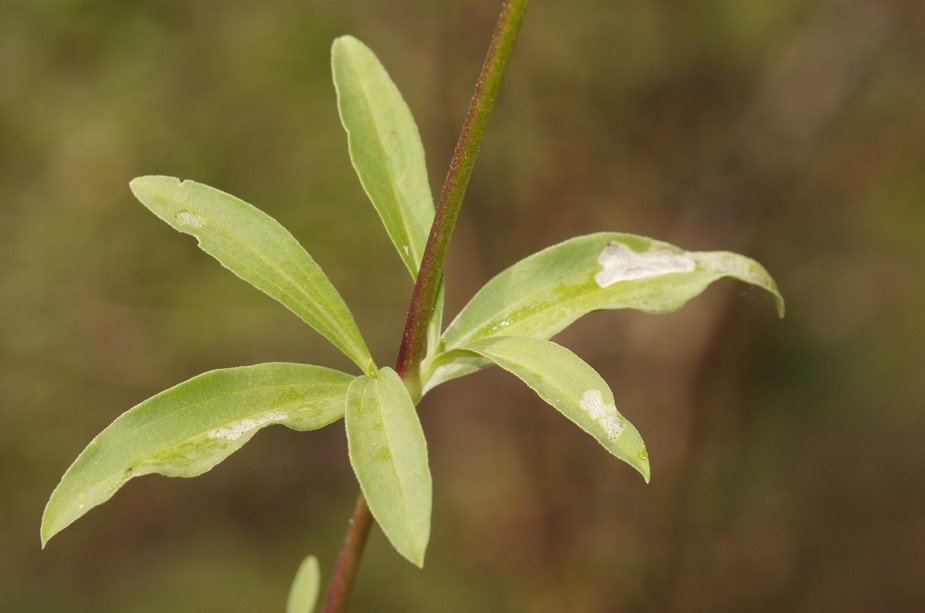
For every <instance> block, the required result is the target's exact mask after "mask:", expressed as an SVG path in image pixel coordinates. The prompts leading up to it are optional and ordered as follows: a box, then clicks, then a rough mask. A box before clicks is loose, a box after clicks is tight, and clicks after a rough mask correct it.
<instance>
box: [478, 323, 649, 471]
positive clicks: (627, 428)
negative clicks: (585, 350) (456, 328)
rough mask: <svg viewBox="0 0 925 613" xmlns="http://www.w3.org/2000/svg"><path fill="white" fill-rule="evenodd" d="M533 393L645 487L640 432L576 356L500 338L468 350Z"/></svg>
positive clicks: (543, 344)
mask: <svg viewBox="0 0 925 613" xmlns="http://www.w3.org/2000/svg"><path fill="white" fill-rule="evenodd" d="M466 350H467V351H472V352H474V353H477V354H479V355H481V356H482V357H484V358H486V359H488V360H491V361H492V362H494V363H495V364H497V365H498V366H500V367H501V368H503V369H504V370H506V371H508V372H510V373H512V374H513V375H514V376H516V377H517V378H518V379H520V380H521V381H523V382H524V383H526V384H527V385H528V386H530V388H532V389H533V391H535V392H536V393H537V394H539V396H540V398H542V399H543V400H545V401H546V402H548V403H549V404H551V405H552V406H554V407H555V408H556V409H558V410H559V411H560V412H561V413H562V414H563V415H565V416H566V417H568V418H569V419H570V420H572V421H573V422H575V424H577V425H578V427H579V428H581V429H582V430H584V431H585V432H587V433H588V434H590V435H591V436H593V437H594V438H595V439H597V441H598V442H599V443H600V444H601V445H603V446H604V448H605V449H606V450H607V451H609V452H610V453H612V454H613V455H615V456H617V457H618V458H620V459H621V460H623V461H624V462H626V463H627V464H629V465H630V466H632V467H633V468H635V469H636V470H638V471H639V473H640V474H641V475H642V476H643V478H644V479H645V480H646V483H648V482H649V455H648V453H647V452H646V448H645V445H644V444H643V442H642V437H640V436H639V432H638V431H637V430H636V428H635V427H634V426H633V424H631V423H630V422H629V421H628V420H627V419H626V418H625V417H623V416H622V415H620V413H619V412H618V411H617V407H616V404H615V403H614V399H613V393H612V392H611V391H610V387H609V386H608V385H607V383H606V382H605V381H604V380H603V379H602V378H601V376H600V375H599V374H597V372H596V371H595V370H594V369H593V368H591V367H590V366H589V365H588V364H587V363H586V362H585V361H584V360H582V359H581V358H579V357H578V356H577V355H575V354H574V353H572V352H571V351H569V350H568V349H566V348H565V347H562V346H561V345H557V344H556V343H553V342H551V341H544V340H540V339H536V338H524V337H519V336H499V337H494V338H486V339H483V340H480V341H475V342H474V343H471V344H469V345H467V346H466Z"/></svg>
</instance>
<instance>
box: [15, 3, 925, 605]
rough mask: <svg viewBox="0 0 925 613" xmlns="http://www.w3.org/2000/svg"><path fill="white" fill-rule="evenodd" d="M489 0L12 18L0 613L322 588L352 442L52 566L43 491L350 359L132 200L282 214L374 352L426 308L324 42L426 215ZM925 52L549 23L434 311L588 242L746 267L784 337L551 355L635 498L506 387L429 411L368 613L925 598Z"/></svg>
mask: <svg viewBox="0 0 925 613" xmlns="http://www.w3.org/2000/svg"><path fill="white" fill-rule="evenodd" d="M498 4H499V3H498V2H497V0H491V1H489V0H485V1H481V2H465V3H463V2H445V1H434V0H431V1H428V2H424V1H417V2H415V1H412V0H396V1H392V2H371V1H369V2H339V3H332V2H322V1H320V0H319V1H315V0H308V1H302V2H282V1H278V0H269V1H265V2H259V3H258V2H244V1H226V2H218V1H214V0H213V1H200V2H188V1H180V0H159V1H149V2H126V1H124V0H97V1H93V2H91V1H86V0H32V1H30V2H17V1H15V0H6V1H5V2H3V3H2V4H0V335H2V336H0V418H2V422H0V423H2V427H0V610H2V611H16V612H26V611H28V612H32V611H68V612H71V611H73V612H85V611H86V612H92V611H106V612H109V611H119V612H123V611H124V612H131V613H134V612H161V611H177V612H183V611H190V612H194V611H195V612H201V611H228V612H238V611H240V612H245V611H248V612H250V611H277V610H282V606H283V603H284V601H285V596H286V592H287V589H288V584H289V582H290V580H291V577H292V575H293V573H294V572H295V570H296V568H297V566H298V563H299V561H300V560H301V558H302V556H303V555H304V554H306V553H314V554H316V555H317V556H318V557H319V558H320V560H321V563H322V569H323V571H324V574H325V580H326V578H327V576H328V574H329V573H330V569H331V567H332V564H333V562H334V558H335V555H336V551H337V548H338V547H339V543H340V539H341V537H342V535H343V531H344V528H345V522H346V519H347V517H348V515H349V513H350V510H351V508H352V505H353V502H354V497H355V492H356V486H355V484H354V481H353V478H352V476H351V472H350V468H349V465H348V463H347V460H346V449H345V447H346V446H345V441H344V436H343V430H342V425H341V424H336V425H334V426H331V427H329V428H327V429H325V430H323V431H320V432H315V433H308V434H298V433H294V432H291V431H288V430H286V429H284V428H270V429H268V430H266V431H264V432H262V433H261V434H259V435H258V436H257V437H256V438H255V439H254V440H253V441H252V442H251V443H250V444H249V445H248V446H247V447H245V448H244V449H243V450H242V451H241V452H239V453H237V454H236V455H234V456H233V457H232V458H230V459H229V460H228V461H226V462H225V463H223V464H221V465H220V466H219V467H217V468H216V469H214V470H213V471H211V472H210V473H208V474H207V475H204V476H202V477H199V478H197V479H192V480H185V479H166V478H163V477H147V478H144V479H139V480H137V481H133V482H131V483H130V484H129V485H128V486H127V487H126V488H125V489H124V490H122V491H120V492H119V494H118V495H117V496H115V498H113V500H112V501H110V502H109V503H108V504H106V505H104V506H103V507H100V508H98V509H96V510H94V511H93V512H92V513H90V514H88V515H87V516H86V517H85V518H83V519H81V520H80V521H79V522H77V523H76V524H74V525H73V526H72V527H71V528H69V529H68V530H66V531H65V532H64V533H62V534H61V535H60V536H58V537H56V538H55V539H54V540H53V541H52V542H51V543H50V544H49V546H48V548H47V549H46V550H45V551H41V550H40V548H39V536H38V532H39V520H40V517H41V512H42V508H43V505H44V503H45V501H46V499H47V497H48V495H49V494H50V492H51V490H52V488H53V487H54V486H55V484H56V483H57V481H58V479H59V478H60V476H61V474H62V473H63V471H64V470H65V468H66V467H67V466H68V465H69V463H70V462H71V461H72V460H73V459H74V458H75V457H76V455H77V454H78V453H79V452H80V450H81V449H82V448H83V447H84V446H85V445H86V443H87V442H88V441H89V440H90V439H91V438H92V437H93V436H94V435H95V434H96V433H97V432H99V431H100V430H101V429H102V428H103V427H105V425H107V424H108V423H109V422H110V421H111V420H112V419H113V418H115V417H116V416H117V415H118V414H120V413H121V412H122V411H124V410H125V409H127V408H128V407H131V406H132V405H134V404H135V403H137V402H139V401H140V400H142V399H144V398H146V397H147V396H149V395H151V394H153V393H155V392H157V391H159V390H161V389H164V388H166V387H169V386H171V385H173V384H174V383H176V382H179V381H181V380H183V379H185V378H188V377H190V376H192V375H194V374H197V373H199V372H202V371H204V370H208V369H213V368H219V367H226V366H233V365H239V364H251V363H257V362H262V361H273V360H291V361H304V362H311V363H321V364H326V365H331V366H336V367H340V368H344V369H349V368H350V365H349V363H348V362H347V361H346V359H345V358H343V357H341V356H339V355H338V354H337V353H336V351H335V350H333V349H330V348H329V347H328V346H327V344H326V343H325V342H324V341H323V340H322V339H321V338H320V337H319V336H318V335H316V334H314V333H313V332H312V331H311V330H309V329H308V328H307V327H305V326H304V325H303V324H301V322H299V321H298V320H297V319H296V318H295V317H294V316H292V315H291V314H289V313H288V312H287V311H286V310H285V309H283V308H282V307H280V306H278V305H276V304H275V303H273V302H272V301H271V300H270V299H268V298H266V297H265V296H263V295H262V294H260V293H258V292H256V291H255V290H253V289H251V288H249V287H248V286H246V285H245V284H243V283H241V282H240V281H239V280H237V279H236V278H234V277H233V276H232V275H230V274H228V273H227V272H225V271H224V270H222V269H221V268H220V267H219V266H218V265H217V264H216V263H215V262H214V261H212V260H211V259H210V258H208V257H207V256H205V255H204V254H202V253H201V252H199V251H198V250H197V249H196V247H195V243H194V241H193V240H191V239H190V238H189V237H183V236H180V235H178V234H176V233H175V232H173V231H172V230H171V229H169V228H168V227H167V226H166V225H164V224H163V223H161V222H160V221H158V220H157V219H155V218H154V217H153V216H152V215H151V214H150V213H148V212H147V211H146V210H145V209H144V208H143V207H142V206H141V205H140V204H138V203H137V202H135V201H134V200H133V198H132V197H131V195H130V193H129V191H128V187H127V184H128V181H129V180H130V179H131V178H132V177H135V176H138V175H142V174H169V175H175V176H180V177H184V178H192V179H196V180H198V181H201V182H204V183H208V184H210V185H213V186H216V187H219V188H221V189H223V190H225V191H228V192H231V193H233V194H235V195H238V196H240V197H242V198H244V199H245V200H247V201H249V202H252V203H254V204H256V205H258V206H260V207H261V208H263V209H264V210H266V211H267V212H269V213H270V214H271V215H273V216H275V217H276V218H277V219H278V220H280V221H281V222H282V223H283V224H284V225H286V226H287V227H288V228H290V229H291V231H292V232H293V233H294V234H295V235H296V236H297V237H298V238H299V239H300V240H301V241H302V243H303V244H304V245H305V246H306V247H307V249H308V250H309V251H310V252H311V253H312V254H313V255H314V257H315V258H316V259H317V260H318V262H319V263H320V264H321V265H322V266H323V267H324V269H325V270H326V271H327V273H328V275H329V276H330V277H331V278H332V280H333V281H334V282H335V284H336V285H337V286H338V288H339V289H340V290H341V292H342V293H343V294H344V296H345V298H346V300H347V302H348V303H349V304H350V305H351V307H352V309H353V311H354V313H355V314H356V316H357V319H358V322H359V324H360V327H361V329H362V330H363V331H364V334H365V335H366V336H367V339H368V342H369V343H370V347H371V349H372V351H373V354H374V355H375V356H376V358H377V360H378V361H379V363H380V364H389V363H390V362H391V361H392V360H393V359H394V355H395V351H396V349H397V346H398V342H399V338H400V332H401V326H402V322H403V319H404V312H405V308H406V303H407V298H408V295H409V292H410V283H409V281H408V279H407V274H406V273H405V271H404V269H403V266H402V265H401V263H400V261H399V259H398V258H397V257H395V256H394V254H393V252H392V248H391V245H390V244H389V242H388V239H387V238H386V236H385V233H384V232H383V231H382V230H381V229H380V226H379V221H378V219H377V218H376V216H375V214H374V212H373V210H372V208H371V207H370V206H369V203H368V202H367V201H366V197H365V195H364V194H363V192H362V190H361V188H360V187H359V184H358V182H357V181H356V180H355V178H354V176H353V172H352V169H351V167H350V164H349V160H348V157H347V152H346V139H345V136H344V134H343V133H342V129H341V127H340V125H339V122H338V119H337V111H336V107H335V97H334V91H333V87H332V85H331V82H330V75H329V57H328V52H329V46H330V43H331V41H332V40H333V38H334V37H335V36H337V35H340V34H344V33H351V34H354V35H355V36H357V37H359V38H361V39H363V40H364V41H366V42H367V43H368V44H369V45H370V46H371V47H372V48H373V49H374V50H375V51H376V52H377V53H378V55H379V56H380V58H381V59H382V61H383V63H384V64H385V65H386V67H387V68H388V69H389V71H390V72H391V74H392V77H393V78H394V80H395V81H396V82H397V83H398V85H399V87H400V88H401V90H402V91H403V93H404V95H405V97H406V99H407V100H408V103H409V105H410V106H411V108H412V110H413V112H414V113H415V116H416V118H417V120H418V123H419V126H420V130H421V134H422V137H423V140H424V144H425V147H426V149H427V151H428V164H429V168H430V172H431V177H432V179H431V182H432V186H433V189H434V190H435V191H437V190H438V189H439V185H440V183H441V182H442V178H443V175H444V173H445V172H446V165H447V162H448V160H449V157H450V153H451V150H452V146H453V144H454V142H455V138H456V134H457V131H458V128H459V125H460V123H461V120H462V116H463V114H464V111H465V107H466V105H467V103H468V99H469V96H470V94H471V89H472V85H473V83H474V80H475V77H476V74H477V72H478V68H479V65H480V63H481V59H482V56H483V54H484V50H485V47H486V44H487V41H488V37H489V34H490V32H491V29H492V27H493V24H494V20H495V18H496V10H497V6H498ZM923 32H925V7H923V4H922V3H921V2H919V1H918V0H907V1H903V0H877V1H870V0H774V1H771V0H701V1H695V0H687V1H682V0H675V1H673V2H669V1H667V0H662V1H655V0H585V1H582V2H563V1H554V2H553V1H542V0H535V1H534V2H533V3H532V5H531V7H530V10H529V11H528V14H527V19H526V22H525V25H524V30H523V33H522V36H521V40H520V41H519V44H518V48H517V50H516V53H515V56H514V59H513V61H512V64H511V67H510V73H509V76H508V79H507V81H506V83H505V85H504V87H503V89H502V93H501V97H500V99H499V103H498V107H497V109H496V112H495V115H494V117H493V119H492V122H491V125H490V126H489V131H488V135H487V137H486V139H485V142H484V145H483V148H482V154H481V158H480V160H479V164H478V165H477V167H476V171H475V175H474V178H473V181H472V184H471V187H470V189H469V195H468V198H467V201H466V206H465V207H464V209H463V212H462V216H461V218H460V222H459V228H458V232H457V235H456V237H455V239H454V242H453V245H452V249H451V254H450V262H449V264H448V290H447V291H448V294H447V295H448V298H447V304H448V307H447V309H448V316H452V315H453V314H454V313H455V312H456V311H458V309H459V308H460V307H461V306H462V305H463V304H464V303H465V302H466V300H467V299H468V298H469V297H470V296H471V295H472V294H473V293H474V292H475V290H476V289H477V288H478V287H479V286H480V285H481V284H482V283H484V282H485V281H486V280H487V279H489V278H490V277H491V276H492V275H494V274H495V273H496V272H498V271H500V270H501V269H503V268H505V267H506V266H508V265H510V264H512V263H513V262H515V261H516V260H518V259H520V258H522V257H524V256H526V255H528V254H530V253H532V252H535V251H537V250H539V249H541V248H543V247H545V246H547V245H549V244H551V243H554V242H558V241H560V240H564V239H566V238H569V237H571V236H574V235H578V234H583V233H588V232H593V231H598V230H619V231H626V232H634V233H640V234H647V235H651V236H654V237H657V238H660V239H663V240H668V241H671V242H674V243H676V244H679V245H681V246H683V247H685V248H688V249H708V250H712V249H728V250H736V251H741V252H743V253H746V254H748V255H750V256H752V257H755V258H756V259H758V260H760V261H761V262H763V263H764V264H765V265H766V266H767V268H768V269H769V270H770V271H771V273H772V274H773V275H774V276H775V277H776V278H777V280H778V282H779V284H780V286H781V288H782V290H783V292H784V294H785V296H786V298H787V300H788V315H787V318H786V319H784V320H783V321H778V320H777V319H776V317H775V315H774V312H773V308H772V304H771V301H770V300H769V298H768V297H766V296H765V295H762V294H761V293H760V292H759V291H757V290H752V289H748V288H746V287H745V286H742V285H735V284H733V283H731V282H722V283H719V284H717V285H716V286H714V287H712V288H711V289H710V290H709V291H708V292H707V293H706V294H704V295H703V296H701V297H699V298H697V299H696V300H694V301H692V303H691V304H689V305H688V306H687V307H686V308H685V309H684V310H682V311H680V312H678V313H675V314H672V315H668V316H651V315H643V314H636V313H630V312H618V313H613V312H611V313H598V314H595V315H592V316H590V317H588V318H587V319H585V320H583V321H581V322H579V323H578V324H576V325H575V326H573V327H572V328H570V329H569V330H567V331H566V332H565V333H563V334H562V335H560V337H559V339H558V340H560V341H561V342H562V343H564V344H565V345H567V346H569V347H571V348H572V349H574V350H575V351H576V352H578V353H579V354H580V355H582V356H584V357H585V358H586V359H587V360H588V361H589V362H590V363H591V364H592V365H593V366H595V367H596V368H598V369H599V370H600V371H601V373H602V374H603V375H604V377H605V378H606V379H607V380H608V381H609V382H610V383H611V385H612V387H613V389H614V392H615V395H616V397H617V402H618V405H619V406H620V407H621V409H622V411H623V413H624V414H625V415H626V416H627V417H629V418H630V419H632V420H633V421H634V423H635V424H636V425H637V426H638V427H639V429H640V430H641V432H642V433H643V435H644V436H645V438H646V441H647V443H648V448H649V453H650V457H651V459H652V470H653V478H652V483H651V485H649V486H646V485H645V484H643V482H642V480H641V479H639V477H638V475H636V474H635V473H634V472H633V471H632V470H630V469H629V468H628V467H626V466H625V465H623V464H622V463H620V462H618V461H616V460H615V459H613V458H611V457H610V456H608V455H607V453H606V452H605V451H603V449H601V448H599V447H598V446H597V445H595V444H594V443H593V441H591V439H590V438H588V437H587V436H586V435H584V434H583V433H581V432H579V431H578V430H577V429H576V428H574V427H573V426H572V425H570V424H569V423H568V422H567V421H566V420H564V419H563V418H562V417H561V416H560V415H558V414H557V413H556V412H555V411H553V410H552V409H550V408H548V407H546V406H545V405H544V404H543V403H542V402H541V401H540V400H539V399H537V398H536V397H535V396H534V395H533V394H532V392H530V391H529V390H527V389H526V388H525V387H523V386H522V385H520V384H519V383H518V382H516V381H514V380H513V379H512V378H511V377H510V376H507V375H506V374H505V373H502V372H496V371H486V372H483V373H480V374H478V375H475V376H473V377H471V378H468V379H466V380H462V381H455V382H452V383H449V384H447V385H446V386H444V387H440V388H438V389H436V390H434V391H433V392H432V393H431V394H429V395H428V397H427V398H426V399H425V401H424V403H423V405H422V419H423V421H424V426H425V429H426V431H427V434H428V437H429V441H430V453H431V464H432V470H433V473H434V481H435V509H434V531H433V537H432V540H431V544H430V548H429V552H428V558H427V565H426V567H425V569H424V571H418V570H416V569H414V568H413V567H412V566H410V565H409V564H407V563H404V562H403V561H402V560H401V559H400V558H399V557H398V556H397V555H396V554H395V553H394V552H393V551H391V550H390V548H389V546H388V544H387V542H386V541H385V539H384V538H383V537H382V535H381V534H380V533H379V532H378V531H375V530H374V532H373V535H372V538H371V541H370V544H369V547H368V550H367V557H366V559H365V561H364V563H363V567H362V571H361V575H360V578H359V585H358V588H357V591H356V594H355V597H354V605H355V606H354V609H355V610H357V611H448V612H457V611H458V612H471V611H531V612H533V611H536V612H546V611H550V612H551V611H588V612H609V611H807V612H809V611H812V612H817V611H839V612H845V611H922V610H925V582H923V581H922V578H923V576H925V554H923V552H925V493H923V477H925V444H923V432H925V428H923V426H925V423H923V422H925V417H923V411H922V408H923V407H922V405H923V398H925V377H922V376H915V375H914V374H913V373H914V372H916V371H919V370H921V369H922V367H923V366H925V356H923V350H922V346H923V343H925V318H923V314H925V309H923V304H925V272H923V270H925V266H923V264H925V240H923V239H925V206H923V203H925V172H923V168H925V120H923V117H925V115H923V110H925V76H923V75H925V73H923V58H925V36H923Z"/></svg>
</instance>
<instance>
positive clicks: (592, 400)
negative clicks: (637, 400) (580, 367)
mask: <svg viewBox="0 0 925 613" xmlns="http://www.w3.org/2000/svg"><path fill="white" fill-rule="evenodd" d="M578 406H580V407H581V408H582V409H584V411H585V413H587V414H588V416H589V417H590V418H591V419H593V420H594V421H596V422H597V423H598V425H599V426H600V427H601V428H603V429H604V434H606V435H607V438H609V439H610V440H614V439H615V438H617V437H618V436H620V433H621V432H623V420H621V419H620V418H619V417H618V416H617V407H616V406H615V405H612V404H604V396H603V395H602V394H601V391H600V390H588V391H586V392H585V393H584V394H582V395H581V400H579V401H578Z"/></svg>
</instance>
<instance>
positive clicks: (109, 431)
mask: <svg viewBox="0 0 925 613" xmlns="http://www.w3.org/2000/svg"><path fill="white" fill-rule="evenodd" d="M352 380H353V377H352V376H351V375H348V374H346V373H342V372H339V371H336V370H331V369H330V368H322V367H320V366H308V365H305V364H289V363H268V364H258V365H255V366H242V367H239V368H227V369H222V370H213V371H210V372H207V373H204V374H201V375H199V376H196V377H193V378H192V379H190V380H188V381H185V382H183V383H180V384H179V385H176V386H174V387H172V388H170V389H168V390H165V391H163V392H161V393H159V394H157V395H156V396H152V397H151V398H149V399H147V400H145V401H144V402H142V403H141V404H139V405H137V406H135V407H133V408H132V409H129V410H128V411H127V412H125V413H123V414H122V415H121V416H119V417H118V418H117V419H116V420H115V421H114V422H113V423H112V424H110V425H109V426H108V427H107V428H106V429H105V430H103V431H102V432H101V433H100V434H99V435H97V437H96V438H94V439H93V440H92V441H90V444H89V445H87V448H86V449H84V450H83V451H82V452H81V453H80V455H79V456H77V459H76V460H75V461H74V463H73V464H71V467H70V468H68V469H67V472H65V473H64V477H62V479H61V482H60V483H59V484H58V487H56V488H55V491H54V492H52V494H51V499H50V500H49V501H48V504H47V506H46V507H45V514H44V516H43V517H42V544H43V546H44V544H45V543H47V542H48V540H49V539H50V538H51V537H52V536H54V535H55V534H57V533H58V532H60V531H61V530H63V529H64V528H66V527H67V526H69V525H70V524H71V523H72V522H74V521H75V520H77V519H78V518H79V517H81V516H82V515H83V514H84V513H86V512H87V511H89V510H90V509H92V508H93V507H95V506H97V505H99V504H102V503H104V502H106V501H107V500H109V498H110V497H112V495H113V494H115V493H116V490H118V489H119V488H120V487H122V486H123V485H124V484H125V482H126V481H128V480H129V479H131V478H133V477H139V476H141V475H147V474H151V473H159V474H162V475H166V476H168V477H195V476H196V475H200V474H202V473H204V472H206V471H207V470H209V469H210V468H212V467H213V466H215V465H216V464H218V463H219V462H221V461H222V460H224V459H225V458H227V457H228V456H229V455H231V454H232V453H233V452H235V451H237V450H238V449H240V448H241V446H243V445H244V443H246V442H247V441H249V440H250V439H251V437H252V436H253V435H254V434H255V433H256V432H257V430H259V429H260V428H263V427H265V426H269V425H271V424H282V425H284V426H288V427H289V428H292V429H294V430H315V429H318V428H321V427H323V426H326V425H328V424H330V423H331V422H333V421H335V420H337V419H340V418H341V417H342V416H343V414H344V401H345V398H346V394H347V388H348V387H349V385H350V382H351V381H352Z"/></svg>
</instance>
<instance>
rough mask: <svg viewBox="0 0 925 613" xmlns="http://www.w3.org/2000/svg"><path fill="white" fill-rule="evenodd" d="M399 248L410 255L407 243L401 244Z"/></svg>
mask: <svg viewBox="0 0 925 613" xmlns="http://www.w3.org/2000/svg"><path fill="white" fill-rule="evenodd" d="M401 248H402V249H404V251H405V255H411V248H410V247H408V245H402V246H401Z"/></svg>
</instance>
